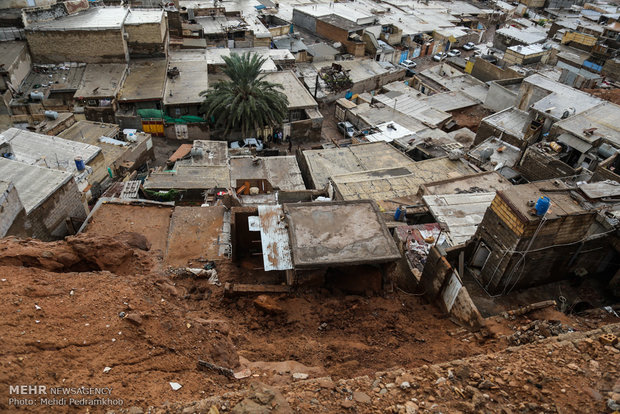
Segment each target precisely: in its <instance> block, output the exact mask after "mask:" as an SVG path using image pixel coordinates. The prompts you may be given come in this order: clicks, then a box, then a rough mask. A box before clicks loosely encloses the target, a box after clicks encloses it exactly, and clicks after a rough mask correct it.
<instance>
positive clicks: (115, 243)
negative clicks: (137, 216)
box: [0, 232, 152, 274]
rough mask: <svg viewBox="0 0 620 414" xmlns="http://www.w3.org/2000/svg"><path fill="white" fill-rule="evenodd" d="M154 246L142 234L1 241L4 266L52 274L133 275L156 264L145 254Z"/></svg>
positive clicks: (0, 262)
mask: <svg viewBox="0 0 620 414" xmlns="http://www.w3.org/2000/svg"><path fill="white" fill-rule="evenodd" d="M149 248H150V243H149V242H148V241H147V240H146V238H145V237H144V236H142V235H141V234H138V233H130V232H123V233H120V234H119V235H118V236H116V237H109V236H93V235H89V234H80V235H78V236H71V237H67V238H66V239H65V240H63V241H58V242H52V243H45V242H41V241H38V240H34V239H24V240H22V239H17V238H14V237H9V238H5V239H2V240H0V266H7V265H8V266H23V267H36V268H39V269H43V270H49V271H52V272H72V271H97V270H108V271H111V272H114V273H117V274H129V273H132V272H139V271H145V270H148V269H149V268H150V267H151V266H152V262H151V260H150V258H149V256H148V255H146V254H144V252H145V251H146V250H148V249H149Z"/></svg>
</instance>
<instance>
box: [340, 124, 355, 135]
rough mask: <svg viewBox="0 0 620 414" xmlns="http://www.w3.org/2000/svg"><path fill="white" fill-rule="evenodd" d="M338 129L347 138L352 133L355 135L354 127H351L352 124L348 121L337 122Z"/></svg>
mask: <svg viewBox="0 0 620 414" xmlns="http://www.w3.org/2000/svg"><path fill="white" fill-rule="evenodd" d="M338 130H340V132H342V133H343V134H345V135H346V136H347V137H349V138H353V135H355V128H353V124H351V123H350V122H338Z"/></svg>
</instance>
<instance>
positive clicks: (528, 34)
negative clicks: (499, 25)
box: [495, 26, 547, 45]
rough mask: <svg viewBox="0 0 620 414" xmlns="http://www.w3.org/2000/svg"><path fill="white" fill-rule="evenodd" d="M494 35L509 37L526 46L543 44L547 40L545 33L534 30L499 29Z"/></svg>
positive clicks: (511, 27)
mask: <svg viewBox="0 0 620 414" xmlns="http://www.w3.org/2000/svg"><path fill="white" fill-rule="evenodd" d="M495 33H498V34H502V35H504V36H506V37H510V38H512V39H515V40H517V41H519V42H522V43H523V44H526V45H531V44H533V43H540V42H544V41H545V40H546V39H547V33H546V32H544V31H542V30H539V29H536V28H527V29H517V28H516V27H513V26H510V27H505V28H503V29H499V30H497V31H496V32H495Z"/></svg>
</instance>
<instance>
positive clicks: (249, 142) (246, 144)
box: [230, 138, 263, 151]
mask: <svg viewBox="0 0 620 414" xmlns="http://www.w3.org/2000/svg"><path fill="white" fill-rule="evenodd" d="M230 148H231V149H235V148H254V149H256V151H262V150H263V141H261V140H260V139H256V138H244V139H240V140H238V141H233V142H231V143H230Z"/></svg>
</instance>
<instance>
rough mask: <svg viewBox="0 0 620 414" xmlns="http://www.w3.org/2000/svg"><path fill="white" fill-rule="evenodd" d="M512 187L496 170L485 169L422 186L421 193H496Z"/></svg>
mask: <svg viewBox="0 0 620 414" xmlns="http://www.w3.org/2000/svg"><path fill="white" fill-rule="evenodd" d="M510 187H512V184H511V183H510V181H508V180H507V179H506V178H504V177H503V176H502V175H501V174H499V173H498V172H496V171H485V172H481V173H477V174H472V175H464V176H462V177H456V178H450V179H447V180H441V181H435V182H432V183H427V184H424V185H421V186H420V195H433V194H435V195H436V194H477V193H494V192H497V191H498V190H504V189H507V188H510Z"/></svg>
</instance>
